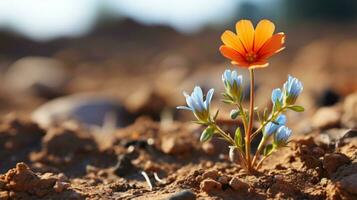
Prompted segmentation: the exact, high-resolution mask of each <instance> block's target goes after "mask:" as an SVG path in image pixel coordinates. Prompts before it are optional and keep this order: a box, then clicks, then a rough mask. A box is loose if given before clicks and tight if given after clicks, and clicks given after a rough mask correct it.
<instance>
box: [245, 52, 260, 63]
mask: <svg viewBox="0 0 357 200" xmlns="http://www.w3.org/2000/svg"><path fill="white" fill-rule="evenodd" d="M256 59H257V54H255V53H253V52H249V53H247V54H246V55H245V60H246V61H247V62H249V63H252V62H254V61H256Z"/></svg>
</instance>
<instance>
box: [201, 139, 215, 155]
mask: <svg viewBox="0 0 357 200" xmlns="http://www.w3.org/2000/svg"><path fill="white" fill-rule="evenodd" d="M202 150H203V151H204V152H205V153H206V154H208V155H213V154H214V153H215V147H214V145H213V144H212V143H210V142H204V143H203V144H202Z"/></svg>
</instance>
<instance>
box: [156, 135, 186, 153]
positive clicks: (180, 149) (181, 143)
mask: <svg viewBox="0 0 357 200" xmlns="http://www.w3.org/2000/svg"><path fill="white" fill-rule="evenodd" d="M191 148H192V144H191V143H190V142H189V141H187V140H184V139H181V138H176V137H168V138H163V139H162V143H161V150H162V151H163V152H164V153H166V154H181V153H185V152H188V151H190V150H191Z"/></svg>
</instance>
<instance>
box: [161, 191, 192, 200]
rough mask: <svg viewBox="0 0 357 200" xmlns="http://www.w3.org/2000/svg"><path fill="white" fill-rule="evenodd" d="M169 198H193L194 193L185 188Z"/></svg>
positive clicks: (185, 199) (172, 199) (181, 199)
mask: <svg viewBox="0 0 357 200" xmlns="http://www.w3.org/2000/svg"><path fill="white" fill-rule="evenodd" d="M168 199H169V200H195V199H196V195H195V193H194V192H192V190H189V189H186V190H182V191H180V192H177V193H175V194H173V195H172V196H171V197H169V198H168Z"/></svg>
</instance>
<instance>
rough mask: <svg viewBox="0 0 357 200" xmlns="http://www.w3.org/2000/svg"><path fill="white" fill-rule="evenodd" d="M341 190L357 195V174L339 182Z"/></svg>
mask: <svg viewBox="0 0 357 200" xmlns="http://www.w3.org/2000/svg"><path fill="white" fill-rule="evenodd" d="M339 186H340V188H341V189H343V190H346V191H348V192H349V193H351V194H354V195H357V174H351V175H349V176H346V177H344V178H343V179H342V180H341V181H340V182H339Z"/></svg>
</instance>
